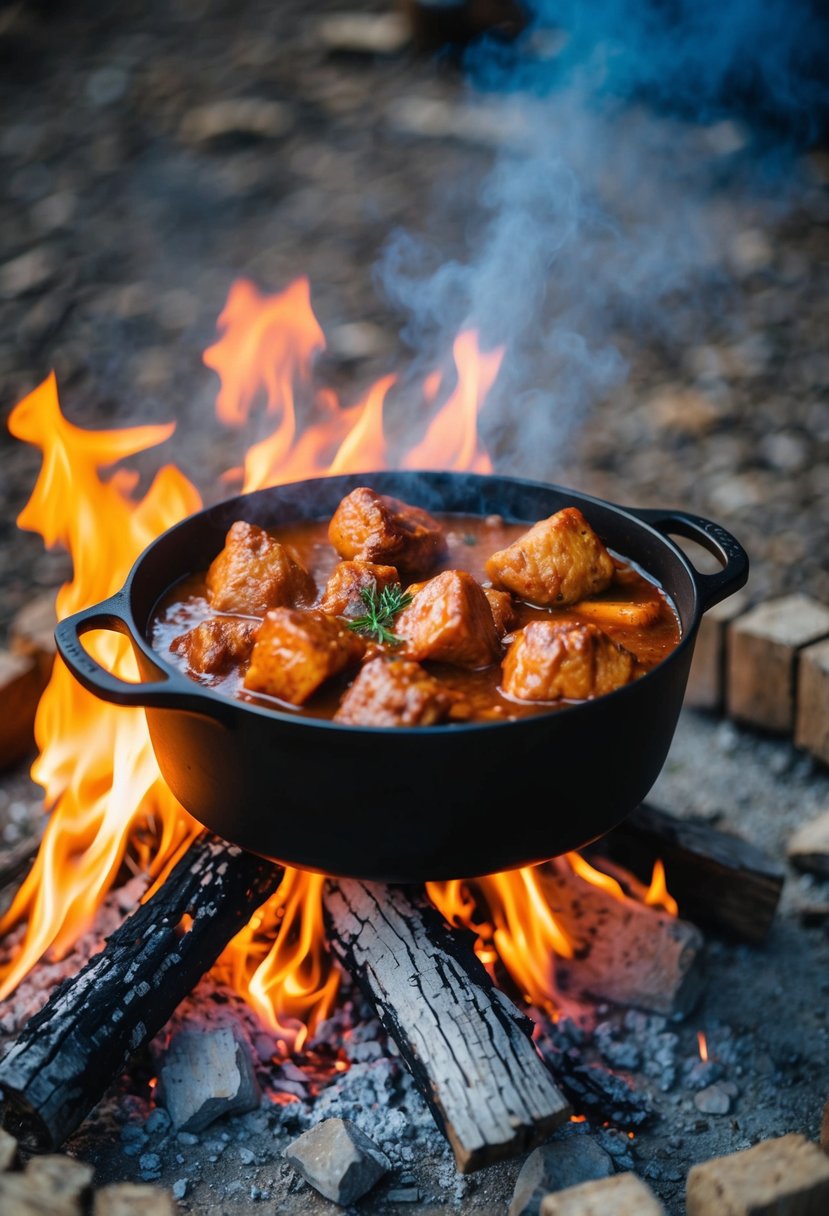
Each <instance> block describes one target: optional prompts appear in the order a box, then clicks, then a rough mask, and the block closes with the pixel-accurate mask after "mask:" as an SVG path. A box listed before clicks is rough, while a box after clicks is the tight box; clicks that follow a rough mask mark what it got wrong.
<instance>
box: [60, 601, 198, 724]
mask: <svg viewBox="0 0 829 1216" xmlns="http://www.w3.org/2000/svg"><path fill="white" fill-rule="evenodd" d="M93 629H109V630H112V631H113V632H114V633H120V634H123V635H124V636H125V637H128V638H129V639H130V641H134V640H135V639H134V638H133V634H132V630H131V629H130V626H129V622H128V621H127V619H126V616H125V615H124V598H123V594H122V593H121V592H118V593H116V594H115V595H113V596H111V597H110V598H109V599H108V600H102V601H101V603H100V604H94V605H93V606H92V607H91V608H84V609H83V610H82V611H81V612H76V613H74V614H73V615H72V616H67V617H65V618H64V619H63V620H62V621H59V622H58V625H57V628H56V629H55V643H56V645H57V648H58V653H59V654H60V656H61V658H62V659H63V661H64V663H65V664H66V666H67V667H68V668H69V670H70V671H71V672H72V675H73V676H74V677H75V679H76V680H77V681H78V683H79V684H81V685H82V686H83V687H84V688H85V689H86V690H87V692H91V693H94V695H95V696H96V697H100V698H101V699H102V700H103V701H110V702H112V704H113V705H131V706H148V707H150V708H151V709H189V710H195V711H197V712H199V711H200V712H201V713H205V712H207V713H209V714H210V715H211V716H212V717H217V716H218V714H217V713H216V707H215V704H214V703H213V700H212V698H211V699H210V706H209V709H208V708H207V706H206V704H205V702H206V701H207V699H208V698H207V697H206V696H205V694H204V693H203V692H202V691H201V689H200V688H199V685H198V684H196V683H195V682H194V681H193V680H189V679H187V678H186V677H184V676H181V677H178V676H176V675H167V674H166V673H165V675H164V678H163V679H161V680H158V681H151V682H150V683H146V684H143V683H139V684H131V683H130V682H129V681H128V680H122V679H120V677H119V676H114V675H113V674H112V672H109V671H107V669H106V668H105V667H102V666H101V664H100V663H99V662H98V661H97V660H96V659H93V657H92V655H91V654H90V653H89V652H88V651H87V650H85V649H84V647H83V645H82V644H81V638H82V637H83V635H84V634H85V633H91V632H92V630H93Z"/></svg>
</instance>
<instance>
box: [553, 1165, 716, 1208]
mask: <svg viewBox="0 0 829 1216" xmlns="http://www.w3.org/2000/svg"><path fill="white" fill-rule="evenodd" d="M541 1216H665V1209H664V1207H663V1206H662V1204H661V1203H660V1202H659V1200H658V1199H657V1198H656V1196H655V1195H654V1193H653V1191H652V1190H651V1189H650V1187H649V1186H648V1185H647V1184H646V1183H644V1182H643V1181H642V1179H641V1178H637V1177H636V1175H635V1174H614V1176H613V1177H612V1178H602V1179H600V1180H599V1181H598V1182H582V1183H581V1185H580V1186H571V1187H568V1188H567V1190H566V1191H556V1192H555V1193H554V1194H552V1195H545V1197H544V1198H543V1199H542V1201H541ZM720 1216H723V1213H720Z"/></svg>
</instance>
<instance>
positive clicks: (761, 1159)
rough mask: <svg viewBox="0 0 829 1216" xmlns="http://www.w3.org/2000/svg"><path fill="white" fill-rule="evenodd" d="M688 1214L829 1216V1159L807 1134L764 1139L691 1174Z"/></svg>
mask: <svg viewBox="0 0 829 1216" xmlns="http://www.w3.org/2000/svg"><path fill="white" fill-rule="evenodd" d="M685 1203H686V1213H687V1216H826V1213H827V1212H829V1158H827V1157H826V1156H825V1155H824V1154H823V1153H822V1152H821V1151H820V1149H819V1148H818V1146H817V1145H816V1144H814V1143H813V1142H812V1141H811V1140H807V1139H806V1137H805V1136H799V1135H796V1134H794V1133H793V1134H791V1135H788V1136H780V1137H779V1138H777V1139H775V1140H764V1141H763V1142H762V1143H761V1144H756V1145H755V1146H754V1147H753V1148H747V1149H745V1150H744V1151H743V1152H740V1153H733V1154H732V1155H731V1156H729V1157H715V1158H713V1159H712V1160H711V1161H704V1162H702V1163H701V1164H699V1165H695V1166H693V1167H692V1168H691V1170H690V1171H689V1173H688V1182H687V1191H686V1200H685Z"/></svg>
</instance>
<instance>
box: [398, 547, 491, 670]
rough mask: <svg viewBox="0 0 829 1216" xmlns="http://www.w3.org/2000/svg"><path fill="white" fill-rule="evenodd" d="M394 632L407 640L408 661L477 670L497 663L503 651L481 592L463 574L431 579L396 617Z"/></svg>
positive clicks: (451, 572) (448, 572)
mask: <svg viewBox="0 0 829 1216" xmlns="http://www.w3.org/2000/svg"><path fill="white" fill-rule="evenodd" d="M393 629H394V632H395V633H396V634H397V636H398V637H400V638H403V639H404V641H405V642H406V655H407V657H408V658H410V659H432V660H433V661H435V662H440V663H452V664H454V665H455V666H456V667H473V668H475V667H488V666H489V664H490V663H495V662H496V661H497V659H498V656H499V655H500V653H501V642H500V639H499V637H498V631H497V630H496V628H495V622H494V621H493V619H492V609H491V608H490V606H489V601H488V599H487V598H486V596H485V595H484V589H483V587H482V586H481V585H480V583H478V582H476V581H475V579H474V578H473V577H472V575H471V574H469V572H468V571H466V570H445V571H444V572H443V573H442V574H438V575H437V576H436V577H435V578H430V579H429V581H428V583H424V585H423V586H422V587H421V588H420V590H419V591H417V592H416V593H415V597H414V599H413V600H412V602H411V603H410V604H409V605H408V607H406V608H404V609H403V611H402V612H400V613H399V614H398V616H397V617H396V618H395V621H394V625H393Z"/></svg>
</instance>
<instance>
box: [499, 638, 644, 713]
mask: <svg viewBox="0 0 829 1216" xmlns="http://www.w3.org/2000/svg"><path fill="white" fill-rule="evenodd" d="M635 667H636V656H635V655H633V654H631V653H630V651H629V650H625V648H624V646H620V645H619V644H618V643H617V642H614V641H613V639H612V638H609V637H608V636H607V634H606V633H604V631H603V630H601V629H600V628H599V627H598V625H593V624H586V625H574V624H567V623H565V622H559V623H556V622H555V621H531V622H530V624H529V625H526V626H525V627H524V628H523V629H522V630H521V631H520V632H519V633H518V634H517V635H516V638H515V641H514V642H513V643H512V645H511V646H510V648H509V650H508V651H507V655H506V658H505V659H504V664H503V671H504V675H503V680H502V687H503V690H504V692H505V693H507V694H508V695H509V696H511V697H518V699H519V700H521V701H557V700H559V699H560V698H561V697H566V698H567V699H568V700H571V701H583V700H586V699H587V698H588V697H598V696H601V695H602V693H606V692H612V691H613V689H614V688H620V687H621V686H622V685H623V684H627V683H628V681H629V680H630V679H631V678H632V676H633V673H634V669H635Z"/></svg>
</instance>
